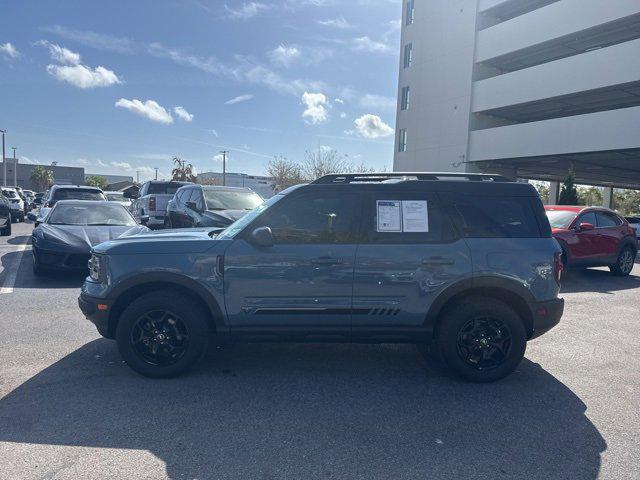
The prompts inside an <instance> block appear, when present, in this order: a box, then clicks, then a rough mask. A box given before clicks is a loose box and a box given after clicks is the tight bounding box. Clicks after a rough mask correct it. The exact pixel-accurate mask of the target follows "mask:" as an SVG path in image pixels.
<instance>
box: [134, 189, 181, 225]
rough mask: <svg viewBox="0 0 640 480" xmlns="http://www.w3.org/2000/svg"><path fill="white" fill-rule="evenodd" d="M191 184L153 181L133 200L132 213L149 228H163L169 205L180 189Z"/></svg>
mask: <svg viewBox="0 0 640 480" xmlns="http://www.w3.org/2000/svg"><path fill="white" fill-rule="evenodd" d="M184 185H189V182H174V181H169V182H165V181H160V180H151V181H149V182H146V183H144V184H143V185H142V187H140V191H139V193H138V195H137V196H136V197H135V198H132V200H133V203H132V205H131V213H133V216H134V218H135V219H136V221H138V222H139V223H141V224H143V225H146V226H147V227H149V228H163V227H164V217H165V213H166V211H167V203H169V200H171V199H172V198H173V196H174V195H175V193H176V190H178V189H179V188H180V187H183V186H184Z"/></svg>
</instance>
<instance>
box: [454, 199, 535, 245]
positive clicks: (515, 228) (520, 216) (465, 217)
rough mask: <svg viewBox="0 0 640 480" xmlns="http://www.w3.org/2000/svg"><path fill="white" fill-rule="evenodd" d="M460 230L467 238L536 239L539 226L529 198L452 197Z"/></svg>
mask: <svg viewBox="0 0 640 480" xmlns="http://www.w3.org/2000/svg"><path fill="white" fill-rule="evenodd" d="M452 200H453V214H454V218H455V220H456V226H457V227H458V229H459V231H460V233H461V234H462V235H463V236H465V237H469V238H538V237H540V236H541V233H540V226H539V224H538V220H537V218H536V214H535V211H534V209H533V205H532V199H531V198H529V197H489V196H476V195H456V196H452Z"/></svg>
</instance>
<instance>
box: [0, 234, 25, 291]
mask: <svg viewBox="0 0 640 480" xmlns="http://www.w3.org/2000/svg"><path fill="white" fill-rule="evenodd" d="M28 247H29V245H28V244H26V243H24V244H21V245H16V246H15V251H17V252H20V253H19V255H18V260H17V262H16V263H15V265H13V267H14V268H13V269H12V270H11V271H10V272H9V273H8V274H7V276H6V277H5V279H4V285H2V286H1V287H0V295H4V294H7V293H13V287H14V286H15V284H16V277H17V276H18V270H19V269H20V265H21V264H22V257H23V256H24V252H25V250H27V248H28Z"/></svg>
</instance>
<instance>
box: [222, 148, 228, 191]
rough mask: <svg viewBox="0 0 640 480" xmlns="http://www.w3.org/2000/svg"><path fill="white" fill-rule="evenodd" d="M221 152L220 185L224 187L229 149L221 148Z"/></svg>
mask: <svg viewBox="0 0 640 480" xmlns="http://www.w3.org/2000/svg"><path fill="white" fill-rule="evenodd" d="M220 153H221V154H222V186H223V187H224V186H225V185H226V184H227V153H229V150H221V151H220Z"/></svg>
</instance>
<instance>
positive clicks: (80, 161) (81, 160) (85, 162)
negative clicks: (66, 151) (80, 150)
mask: <svg viewBox="0 0 640 480" xmlns="http://www.w3.org/2000/svg"><path fill="white" fill-rule="evenodd" d="M76 163H77V164H78V165H89V160H87V159H86V158H79V159H77V160H76Z"/></svg>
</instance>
